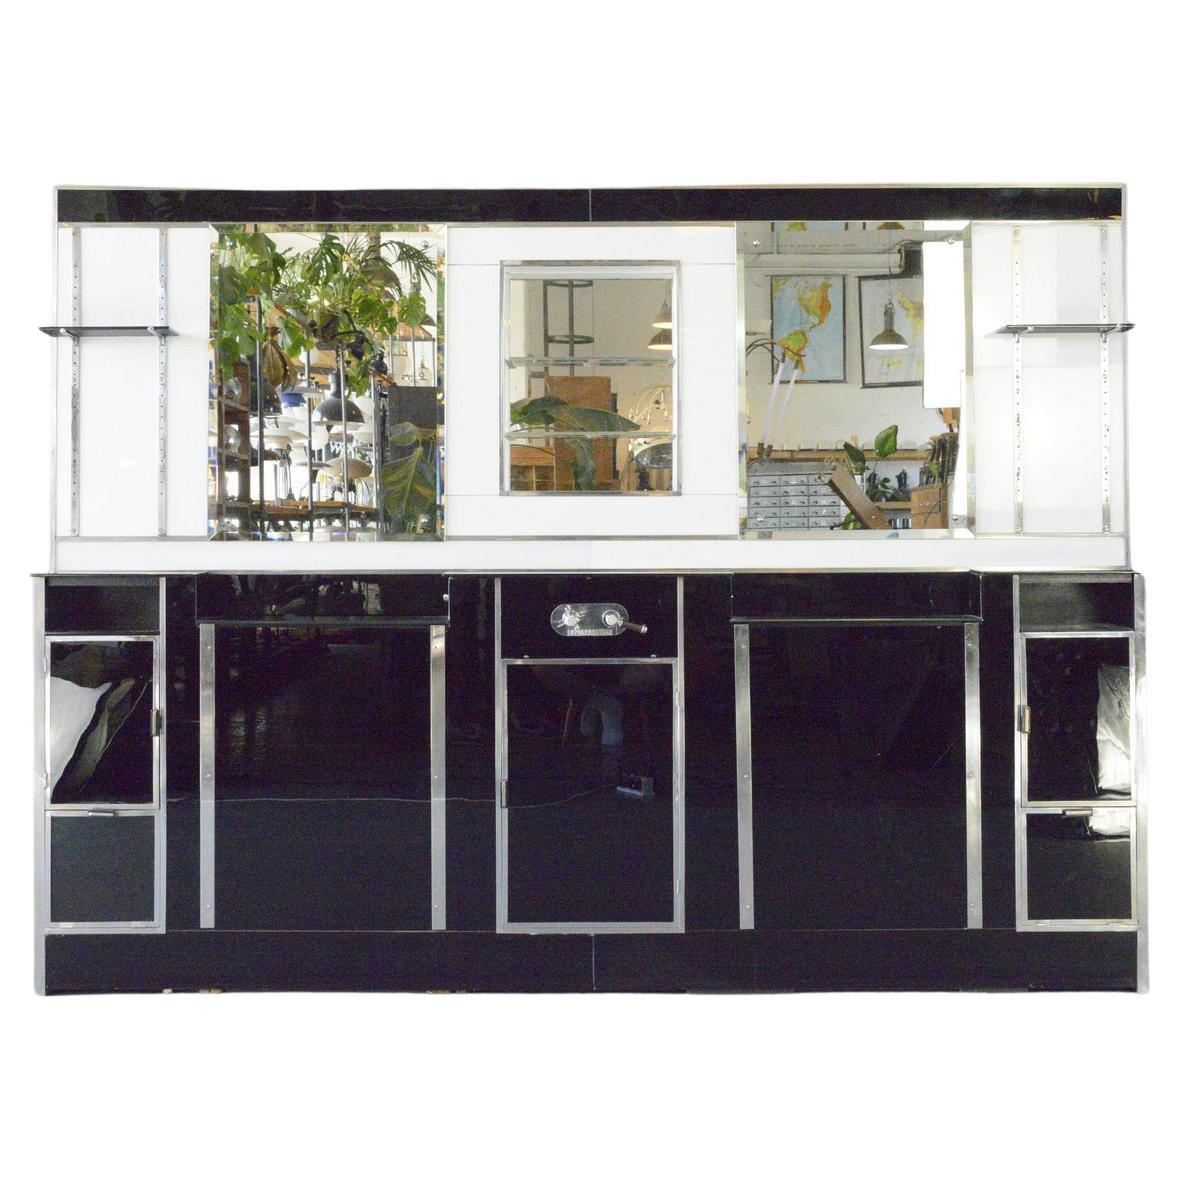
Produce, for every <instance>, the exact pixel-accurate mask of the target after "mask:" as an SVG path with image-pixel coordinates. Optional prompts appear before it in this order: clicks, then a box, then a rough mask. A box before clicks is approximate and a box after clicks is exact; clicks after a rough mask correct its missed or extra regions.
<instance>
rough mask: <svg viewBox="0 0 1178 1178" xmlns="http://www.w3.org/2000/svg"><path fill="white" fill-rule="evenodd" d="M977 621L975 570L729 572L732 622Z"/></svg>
mask: <svg viewBox="0 0 1178 1178" xmlns="http://www.w3.org/2000/svg"><path fill="white" fill-rule="evenodd" d="M840 619H844V620H853V621H858V622H861V623H862V622H867V621H876V620H881V619H882V620H888V619H894V620H896V621H912V622H936V621H948V620H953V621H980V620H981V577H980V575H979V574H978V573H735V574H733V577H732V620H733V621H734V622H758V621H766V622H770V621H786V622H792V623H818V624H821V623H822V622H824V621H836V620H840Z"/></svg>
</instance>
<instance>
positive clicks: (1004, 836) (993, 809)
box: [979, 573, 1014, 929]
mask: <svg viewBox="0 0 1178 1178" xmlns="http://www.w3.org/2000/svg"><path fill="white" fill-rule="evenodd" d="M1013 584H1014V582H1013V579H1012V578H1011V577H1009V576H1006V575H1003V574H997V573H986V574H985V577H984V579H983V592H982V597H983V608H984V610H985V615H986V621H985V623H984V624H983V625H982V627H981V630H980V636H981V659H980V668H979V684H980V687H981V703H982V920H983V922H984V924H985V926H986V928H1008V929H1013V928H1014V637H1013V627H1014V615H1013V612H1012V603H1013Z"/></svg>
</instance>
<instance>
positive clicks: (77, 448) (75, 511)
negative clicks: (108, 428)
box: [70, 225, 82, 536]
mask: <svg viewBox="0 0 1178 1178" xmlns="http://www.w3.org/2000/svg"><path fill="white" fill-rule="evenodd" d="M70 251H71V257H72V265H71V270H72V280H71V282H72V286H71V295H70V322H71V323H72V324H73V325H74V326H75V327H80V326H81V325H82V230H81V229H80V228H78V226H76V225H75V226H74V229H73V231H72V232H71V234H70ZM81 428H82V341H81V338H80V337H79V336H76V335H75V336H74V337H73V339H72V340H71V341H70V535H71V536H76V535H78V533H79V531H80V530H81V526H82V519H81V498H80V494H81V492H80V488H79V483H80V481H81V474H82V472H81V461H82V458H81V456H82V449H81V438H80V436H79V434H80V431H81Z"/></svg>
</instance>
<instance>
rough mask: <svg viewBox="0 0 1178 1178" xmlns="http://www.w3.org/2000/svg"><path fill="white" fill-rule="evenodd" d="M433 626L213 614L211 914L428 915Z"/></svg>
mask: <svg viewBox="0 0 1178 1178" xmlns="http://www.w3.org/2000/svg"><path fill="white" fill-rule="evenodd" d="M429 704H430V684H429V635H428V631H425V630H423V629H420V628H419V629H416V630H410V629H392V628H384V629H381V628H364V627H362V628H344V627H315V628H308V627H296V628H293V629H288V628H284V627H275V626H270V627H265V626H259V627H242V626H219V627H218V628H217V693H216V709H217V723H216V857H215V863H216V924H217V927H218V928H229V929H233V928H238V929H247V928H248V929H428V928H429V927H430V924H431V908H430V882H431V858H430V818H431V804H430V710H429Z"/></svg>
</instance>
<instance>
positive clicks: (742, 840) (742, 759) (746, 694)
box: [732, 622, 756, 929]
mask: <svg viewBox="0 0 1178 1178" xmlns="http://www.w3.org/2000/svg"><path fill="white" fill-rule="evenodd" d="M732 632H733V641H734V645H735V650H736V861H737V876H738V879H739V888H740V927H741V928H742V929H751V928H756V915H755V913H756V910H755V907H754V903H755V901H754V895H755V893H754V877H753V726H752V692H751V687H750V681H749V680H750V669H749V628H748V623H747V622H738V623H737V624H736V625H734V626H733V627H732Z"/></svg>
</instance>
